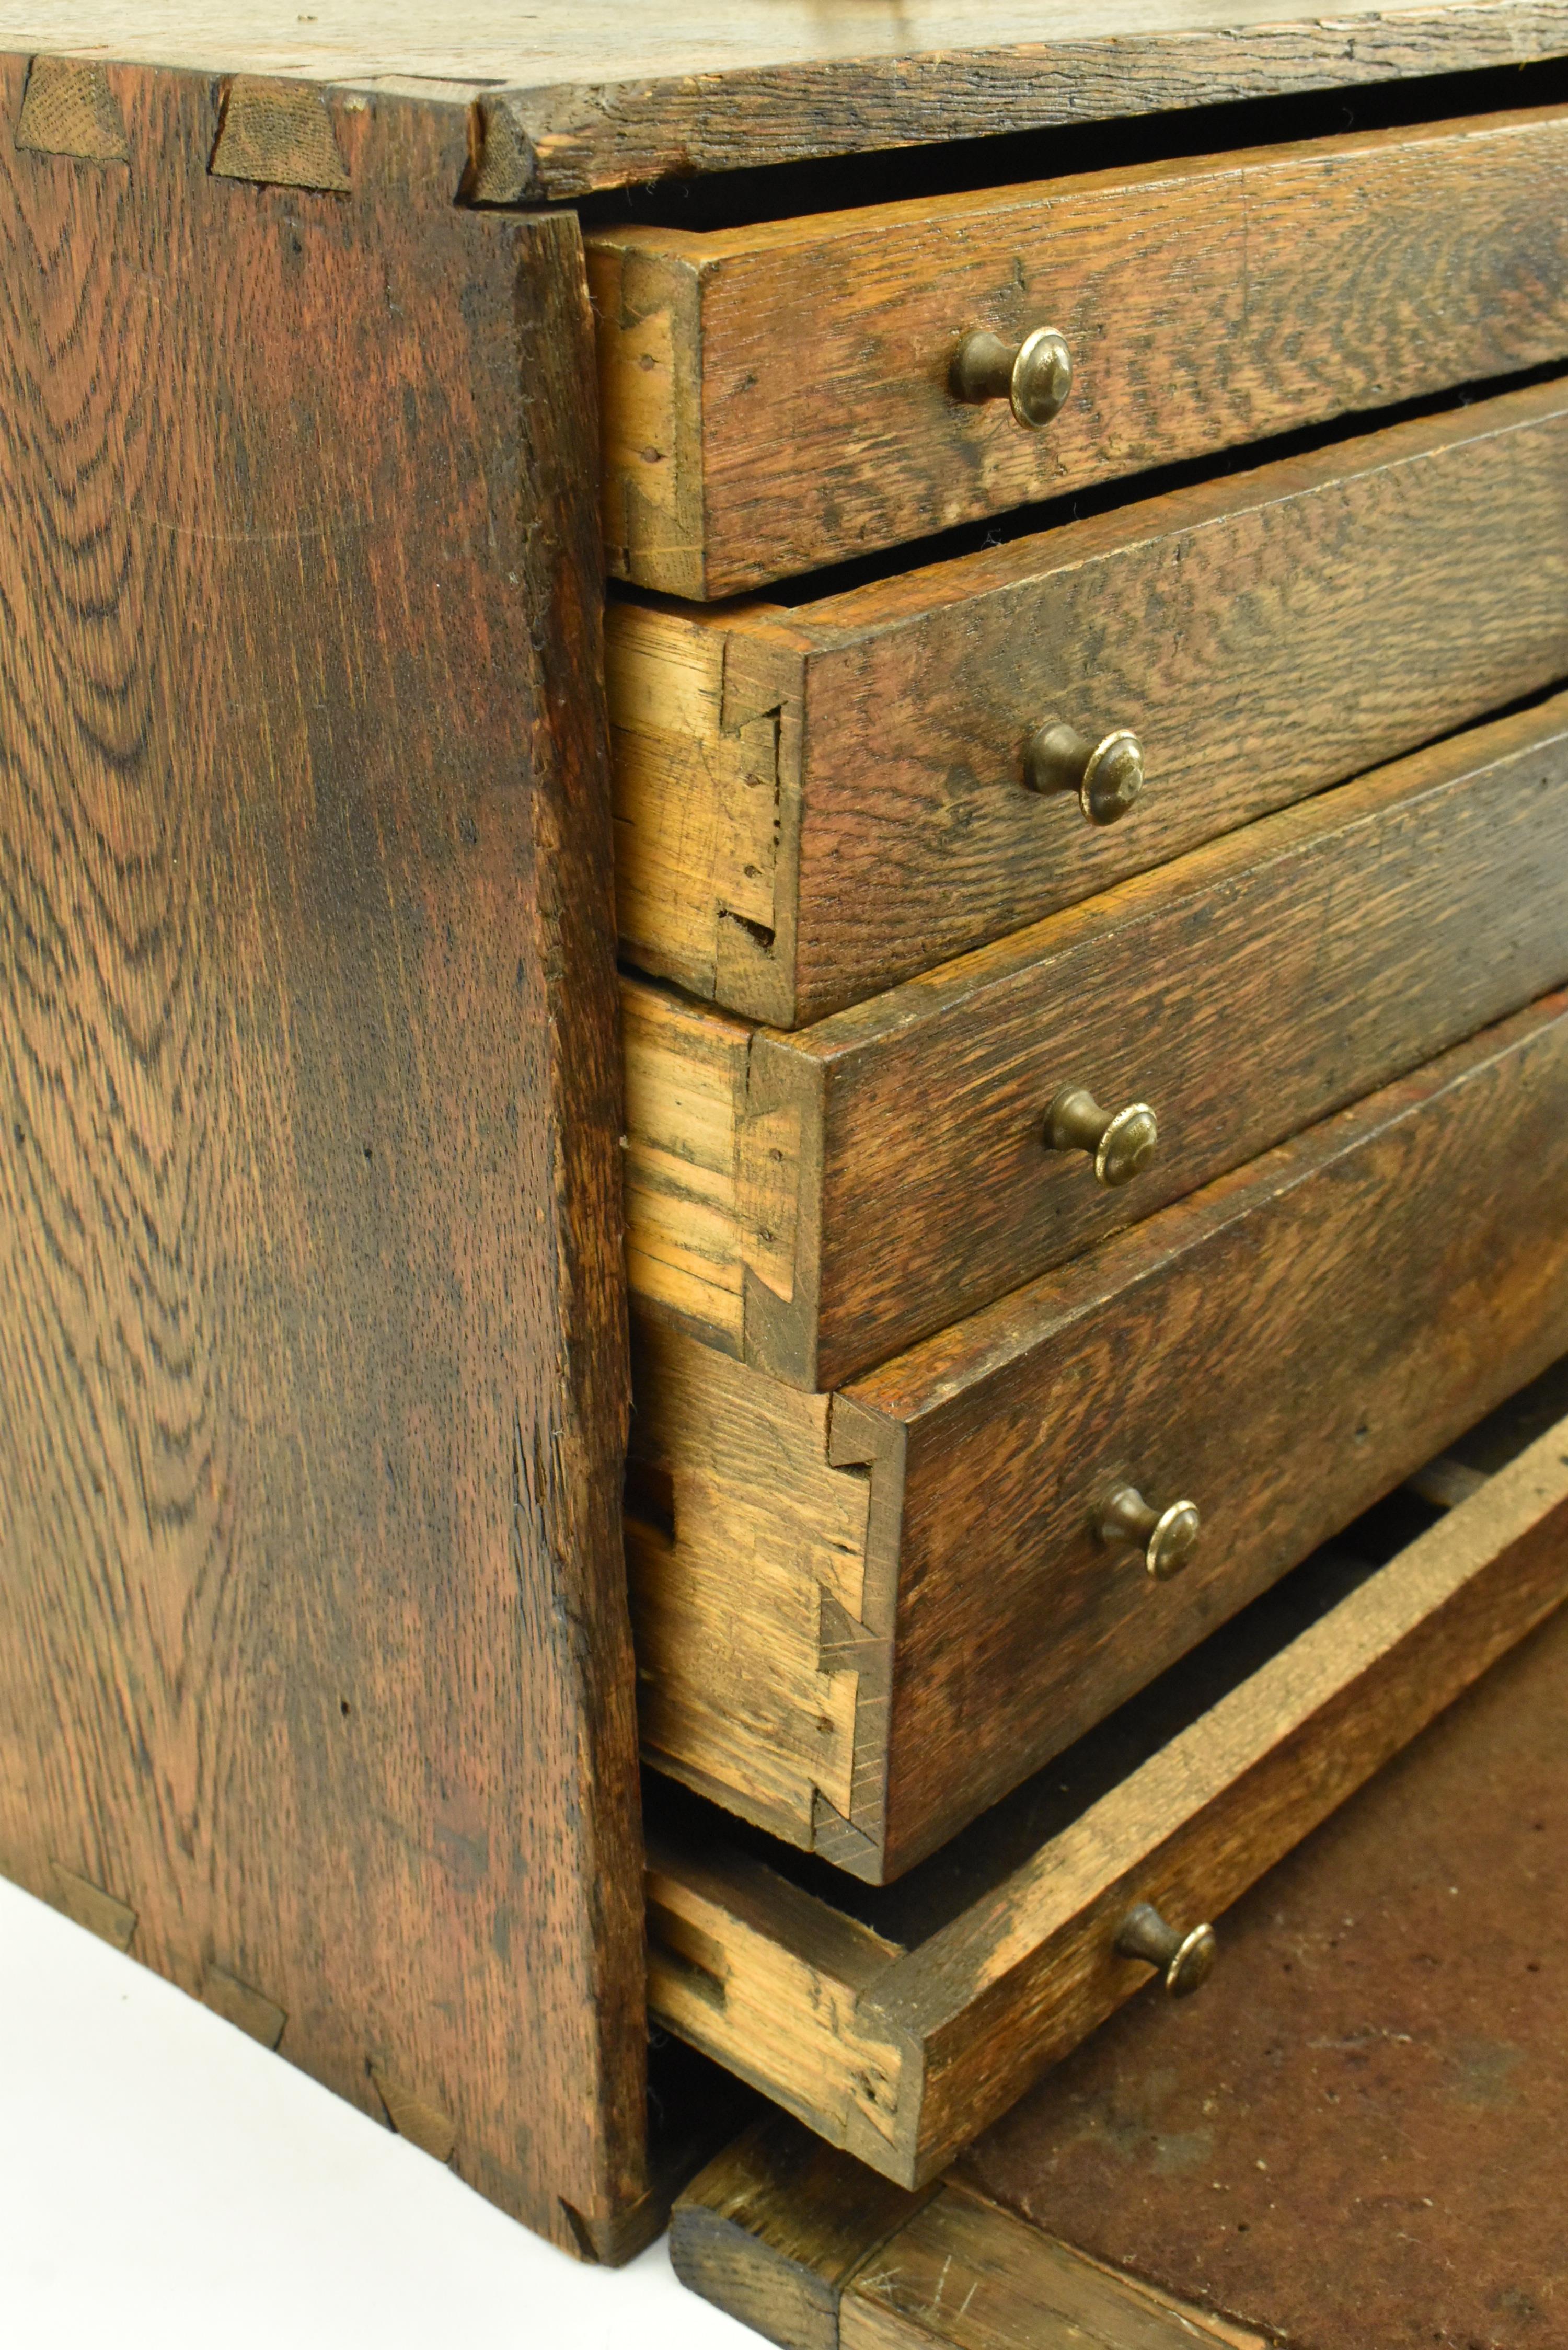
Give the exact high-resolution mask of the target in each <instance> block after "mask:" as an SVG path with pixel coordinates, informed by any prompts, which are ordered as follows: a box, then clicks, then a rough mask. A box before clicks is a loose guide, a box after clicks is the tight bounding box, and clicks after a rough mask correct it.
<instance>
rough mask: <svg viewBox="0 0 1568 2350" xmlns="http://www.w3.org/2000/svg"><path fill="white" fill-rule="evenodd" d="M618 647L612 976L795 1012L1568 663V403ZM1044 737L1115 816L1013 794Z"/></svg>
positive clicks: (647, 622) (1222, 825)
mask: <svg viewBox="0 0 1568 2350" xmlns="http://www.w3.org/2000/svg"><path fill="white" fill-rule="evenodd" d="M607 654H608V674H609V690H610V705H611V719H612V723H613V726H614V730H615V765H616V774H615V794H616V835H617V845H616V856H617V887H618V902H619V920H620V929H621V936H622V941H623V945H624V948H625V951H626V953H627V955H628V959H629V960H630V961H631V962H634V963H636V964H637V965H638V966H639V968H640V969H642V970H644V971H648V972H654V973H656V974H657V975H659V977H662V978H668V979H672V980H674V981H676V982H677V983H678V984H679V985H680V986H681V987H683V988H685V989H687V990H688V991H689V992H690V993H691V994H693V995H696V996H700V997H703V998H707V999H710V1000H711V1001H714V1002H717V1003H722V1004H724V1005H726V1006H727V1007H728V1008H730V1009H731V1010H732V1011H735V1012H739V1013H742V1014H746V1015H747V1016H749V1017H751V1018H753V1019H758V1020H765V1021H768V1022H770V1023H771V1024H773V1025H774V1026H775V1027H781V1028H794V1027H797V1026H799V1025H801V1024H804V1023H805V1022H806V1021H809V1020H814V1019H816V1018H819V1017H821V1016H823V1015H824V1014H827V1013H830V1012H833V1011H836V1010H838V1009H840V1008H842V1007H843V1006H845V1005H846V1004H849V1003H855V1002H857V1001H859V1000H861V999H863V998H865V997H867V996H868V995H873V994H877V993H879V992H881V991H882V990H883V989H885V988H887V987H889V986H891V985H893V984H894V983H896V982H898V981H899V980H901V979H905V978H908V977H910V976H911V975H913V974H914V973H916V972H922V971H928V970H929V969H930V967H931V966H932V965H933V964H934V963H938V962H945V961H947V960H949V959H950V957H952V956H954V955H957V954H961V953H963V952H965V951H968V950H970V949H971V948H973V947H977V946H980V945H982V944H984V943H986V942H987V941H991V940H993V939H998V938H1002V937H1004V936H1006V935H1007V934H1009V933H1010V932H1012V931H1017V930H1020V929H1022V928H1023V925H1024V924H1025V923H1027V922H1032V921H1035V920H1039V919H1040V918H1042V917H1043V916H1044V915H1045V914H1047V913H1050V912H1052V911H1054V910H1056V909H1058V908H1060V907H1063V906H1065V905H1069V904H1072V903H1073V902H1075V900H1077V899H1082V898H1085V897H1088V896H1091V895H1092V894H1093V893H1095V892H1096V891H1097V890H1102V889H1107V888H1108V887H1110V886H1111V885H1112V884H1113V883H1114V882H1116V881H1119V880H1123V879H1126V878H1127V876H1129V875H1130V874H1133V873H1137V872H1141V871H1144V870H1146V869H1147V868H1149V867H1151V866H1155V865H1158V864H1161V863H1163V862H1164V861H1165V860H1166V859H1167V858H1171V857H1174V856H1178V855H1179V854H1180V853H1181V852H1182V851H1184V850H1186V849H1189V848H1192V847H1197V846H1198V844H1199V842H1201V841H1204V840H1210V839H1213V838H1214V837H1217V836H1218V835H1220V834H1221V833H1225V832H1229V831H1231V830H1233V829H1234V828H1235V827H1237V826H1238V825H1241V824H1244V823H1246V822H1248V821H1250V820H1251V818H1253V817H1255V816H1262V815H1264V814H1266V813H1268V812H1269V811H1270V810H1272V809H1274V808H1278V807H1282V806H1286V805H1287V804H1288V803H1290V802H1292V801H1294V800H1299V799H1301V798H1303V797H1304V796H1305V795H1307V794H1309V793H1311V792H1315V791H1318V790H1321V789H1322V788H1323V787H1324V785H1330V784H1335V783H1342V782H1344V781H1345V778H1346V777H1347V776H1349V775H1355V774H1358V773H1360V772H1362V771H1364V770H1365V769H1366V768H1368V767H1372V766H1376V764H1379V762H1381V761H1383V760H1386V759H1391V758H1396V757H1397V756H1399V755H1400V754H1403V753H1405V752H1407V751H1411V750H1413V749H1415V748H1416V747H1417V744H1419V743H1425V742H1429V741H1431V740H1433V739H1434V738H1435V737H1437V736H1438V735H1440V734H1444V733H1449V732H1450V731H1451V730H1452V729H1453V728H1455V727H1458V726H1461V725H1464V724H1467V723H1469V722H1470V721H1471V720H1473V719H1476V718H1480V717H1482V716H1484V715H1486V714H1487V713H1489V712H1493V711H1496V710H1500V709H1502V708H1505V707H1506V706H1507V705H1508V704H1509V703H1510V702H1514V701H1516V700H1519V699H1520V698H1521V697H1522V696H1524V695H1526V694H1530V693H1534V692H1538V691H1541V690H1542V688H1544V687H1546V686H1548V685H1552V684H1554V683H1557V682H1560V681H1562V680H1563V678H1564V677H1568V386H1564V385H1563V384H1560V383H1552V384H1546V385H1540V386H1536V387H1533V388H1532V389H1529V390H1521V391H1514V392H1508V393H1504V394H1503V395H1501V397H1500V398H1498V399H1495V400H1486V401H1483V402H1480V403H1478V404H1477V405H1476V406H1474V407H1470V408H1466V409H1462V410H1460V411H1456V412H1454V413H1450V414H1446V415H1442V416H1438V417H1428V418H1423V419H1417V420H1416V421H1410V422H1407V423H1404V424H1401V425H1397V426H1394V427H1390V428H1388V429H1386V430H1385V431H1383V432H1376V433H1373V434H1369V435H1366V437H1364V438H1362V439H1359V440H1356V441H1353V442H1340V443H1338V444H1336V445H1335V446H1334V447H1332V448H1328V449H1321V450H1318V451H1317V452H1314V454H1312V455H1310V456H1296V457H1292V458H1289V459H1286V460H1283V461H1282V462H1281V463H1276V464H1272V465H1269V466H1265V467H1263V468H1262V469H1261V470H1259V471H1257V472H1255V473H1246V474H1240V475H1236V476H1233V477H1231V478H1230V479H1226V480H1220V481H1214V482H1208V483H1203V484H1197V485H1195V486H1189V487H1188V488H1185V489H1182V490H1179V491H1175V492H1172V493H1171V494H1168V495H1167V496H1164V497H1161V498H1158V499H1153V500H1150V501H1147V502H1146V503H1140V504H1131V505H1128V506H1125V507H1122V508H1120V509H1118V510H1117V511H1116V512H1115V513H1111V514H1104V515H1097V516H1094V517H1091V518H1087V519H1085V520H1083V521H1080V522H1075V523H1070V524H1067V525H1064V526H1063V527H1062V528H1060V529H1056V530H1051V531H1046V532H1043V533H1039V534H1037V535H1035V536H1030V537H1025V538H1020V539H1015V540H1014V541H1012V543H1011V544H1009V545H1005V546H995V547H991V548H988V549H986V550H984V551H983V552H981V553H979V554H975V555H971V556H963V557H961V558H959V559H957V560H955V561H952V562H948V563H941V564H936V565H931V566H929V567H926V568H924V569H922V570H919V571H915V572H911V573H909V574H907V575H906V576H904V577H901V578H898V579H891V580H885V581H882V582H880V583H877V584H873V585H871V586H867V587H858V588H856V589H853V590H851V591H848V592H846V593H844V594H842V595H838V596H834V597H830V598H824V599H821V600H819V601H817V602H815V603H808V604H805V605H801V606H799V607H797V608H794V609H793V610H791V609H785V608H782V607H762V606H753V607H746V608H738V609H734V610H732V611H729V612H726V613H719V614H709V615H704V614H701V613H694V612H681V611H679V610H676V609H674V608H661V607H654V606H651V605H633V604H629V603H621V604H618V605H617V606H614V607H613V608H612V609H611V612H610V618H609V636H608V646H607ZM1055 718H1060V719H1062V720H1064V722H1065V723H1067V724H1068V725H1069V726H1070V727H1071V728H1072V729H1073V730H1074V731H1075V733H1078V734H1079V735H1080V736H1081V737H1082V739H1083V741H1084V743H1085V745H1088V744H1091V743H1099V742H1101V741H1102V740H1104V739H1106V738H1107V737H1108V736H1109V735H1111V734H1112V733H1119V732H1131V733H1133V734H1134V736H1135V737H1136V738H1137V741H1138V743H1140V745H1141V751H1142V763H1143V767H1144V770H1145V773H1146V781H1145V783H1144V785H1143V789H1142V793H1141V795H1140V796H1138V798H1137V801H1136V804H1135V805H1134V806H1132V807H1131V809H1130V811H1129V812H1127V813H1126V814H1124V815H1123V816H1121V817H1120V819H1119V820H1117V821H1112V822H1108V823H1099V822H1089V821H1086V820H1085V815H1084V812H1083V808H1082V806H1081V800H1080V795H1079V794H1078V793H1075V792H1074V791H1072V790H1070V789H1069V790H1055V791H1037V790H1033V789H1032V788H1030V786H1029V781H1028V778H1029V775H1030V774H1031V772H1032V770H1031V767H1030V764H1029V756H1028V754H1029V746H1030V744H1031V743H1032V741H1033V738H1034V737H1035V735H1036V734H1037V733H1038V732H1039V730H1040V729H1041V728H1042V727H1043V726H1044V724H1045V723H1046V722H1047V721H1049V720H1052V719H1055ZM1103 771H1104V770H1103V765H1102V768H1101V769H1099V770H1096V774H1099V773H1101V772H1103ZM1067 772H1068V774H1069V776H1070V775H1071V773H1072V770H1071V767H1070V766H1069V767H1068V769H1067ZM1100 813H1101V814H1105V813H1106V809H1105V808H1104V806H1102V807H1101V809H1100Z"/></svg>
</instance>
